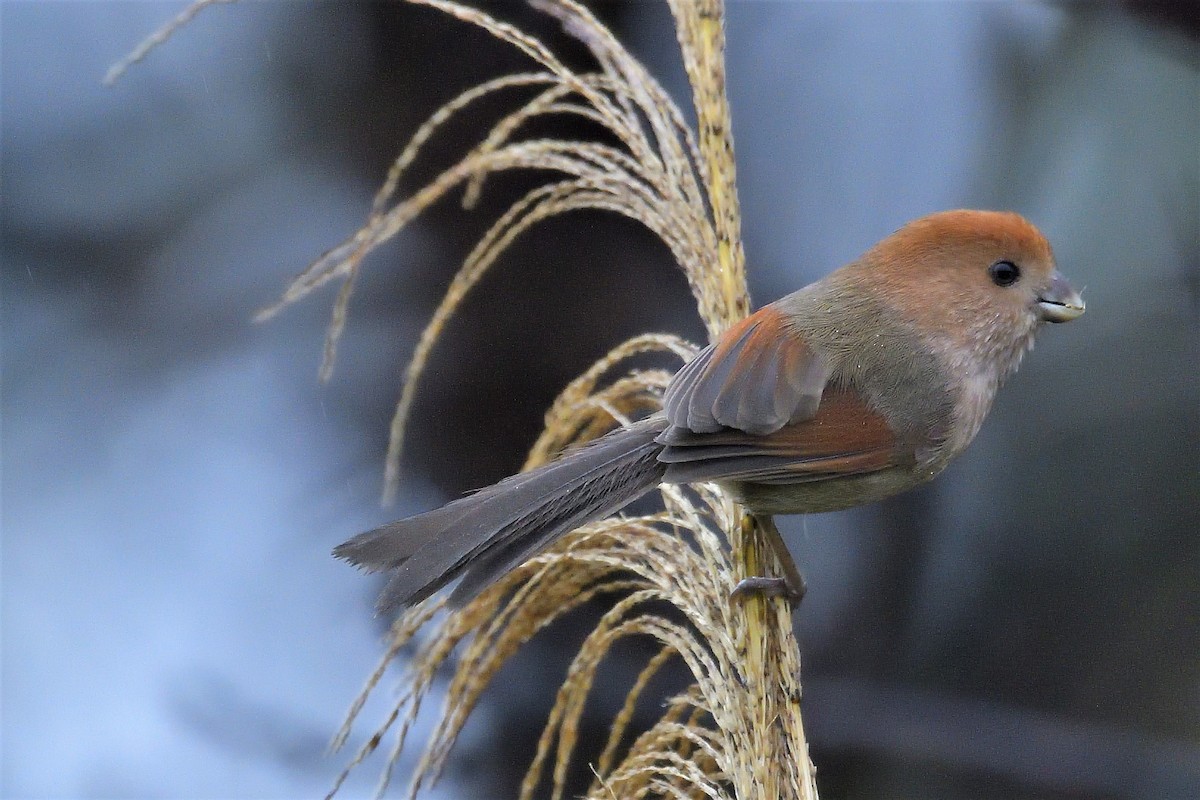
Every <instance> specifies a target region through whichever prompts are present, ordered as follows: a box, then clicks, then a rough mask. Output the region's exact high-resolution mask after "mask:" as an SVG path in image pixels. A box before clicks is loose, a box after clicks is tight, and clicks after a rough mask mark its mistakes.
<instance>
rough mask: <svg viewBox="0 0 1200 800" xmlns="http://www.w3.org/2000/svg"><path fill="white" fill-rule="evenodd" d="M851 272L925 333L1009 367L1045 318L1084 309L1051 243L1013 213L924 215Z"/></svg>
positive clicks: (1059, 317) (1054, 318) (1062, 317)
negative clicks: (1058, 262) (1061, 271)
mask: <svg viewBox="0 0 1200 800" xmlns="http://www.w3.org/2000/svg"><path fill="white" fill-rule="evenodd" d="M852 269H854V271H855V272H857V273H858V278H859V279H860V280H863V281H865V282H866V283H868V284H870V285H872V286H873V287H874V288H875V290H876V293H877V296H880V297H883V298H886V302H887V304H888V305H889V306H890V307H891V308H893V309H894V310H895V311H896V312H897V313H899V314H900V315H901V316H902V317H904V318H906V319H908V320H909V321H910V322H913V323H915V324H916V326H917V327H918V329H919V330H921V331H924V332H927V333H929V334H931V335H935V336H937V337H939V338H941V339H943V340H949V341H951V342H953V343H954V344H956V345H962V346H965V347H969V348H970V349H971V350H972V351H974V352H975V353H976V354H977V355H979V356H983V357H989V358H993V359H996V360H997V361H998V362H1000V366H1001V371H1002V372H1006V371H1008V370H1009V369H1011V368H1012V367H1015V365H1016V363H1015V362H1016V361H1019V359H1020V354H1021V353H1022V352H1024V351H1025V349H1027V347H1028V345H1029V344H1030V342H1031V341H1032V335H1033V332H1034V330H1035V329H1036V328H1037V326H1038V323H1040V322H1067V321H1069V320H1072V319H1075V318H1076V317H1078V316H1079V315H1080V314H1082V313H1083V311H1084V303H1083V299H1082V298H1081V297H1080V296H1079V293H1078V292H1076V291H1075V290H1074V289H1072V288H1071V286H1070V285H1069V284H1068V283H1067V281H1066V279H1065V278H1063V276H1062V275H1061V274H1059V272H1058V270H1057V269H1056V268H1055V264H1054V253H1053V252H1052V251H1051V249H1050V244H1049V242H1047V241H1046V238H1045V237H1044V236H1043V235H1042V234H1041V232H1040V231H1039V230H1038V229H1037V228H1036V227H1034V226H1033V224H1032V223H1030V222H1029V221H1028V220H1026V219H1025V218H1024V217H1022V216H1020V215H1019V214H1013V213H1010V212H1003V211H965V210H960V211H944V212H941V213H938V214H931V215H929V216H927V217H922V218H920V219H918V220H915V221H913V222H910V223H909V224H907V225H905V226H904V227H903V228H901V229H900V230H898V231H896V232H895V233H893V234H892V235H891V236H889V237H887V238H886V239H884V240H883V241H881V242H880V243H879V244H877V245H876V246H875V247H873V248H871V250H869V251H868V252H867V253H866V254H865V255H864V256H863V257H862V259H860V260H859V262H857V263H856V264H855V265H854V267H853V268H852ZM1008 362H1012V363H1008Z"/></svg>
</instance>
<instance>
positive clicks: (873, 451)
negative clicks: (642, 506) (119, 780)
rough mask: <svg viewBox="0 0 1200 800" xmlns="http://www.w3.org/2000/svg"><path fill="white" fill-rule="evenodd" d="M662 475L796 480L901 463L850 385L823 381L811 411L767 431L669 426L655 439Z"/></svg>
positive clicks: (883, 427) (884, 427)
mask: <svg viewBox="0 0 1200 800" xmlns="http://www.w3.org/2000/svg"><path fill="white" fill-rule="evenodd" d="M657 441H658V442H659V443H661V444H663V445H665V448H664V449H663V451H662V453H661V454H659V456H658V459H659V461H662V462H664V463H667V464H669V465H670V466H669V467H668V470H667V476H666V479H667V480H669V481H673V482H678V483H690V482H693V481H702V480H717V479H720V480H735V481H752V482H755V483H801V482H805V481H813V480H823V479H827V478H834V477H841V476H845V475H857V474H863V473H867V472H875V471H878V470H882V469H887V468H888V467H893V466H897V465H898V464H900V463H901V461H902V459H901V456H900V448H898V447H897V440H896V435H895V433H894V432H893V431H892V429H891V427H890V426H889V425H888V424H887V421H886V420H884V418H883V417H882V416H881V415H880V414H878V413H877V412H876V411H874V410H873V409H871V408H870V406H868V405H867V403H866V402H864V401H863V399H862V398H861V397H860V396H859V395H858V393H857V392H855V391H853V390H852V389H844V388H840V387H830V388H829V389H827V390H826V391H825V393H824V396H823V397H822V398H821V402H820V406H819V408H818V410H817V412H816V414H815V415H813V416H812V417H811V418H809V419H807V420H803V421H800V422H796V423H793V424H790V425H785V426H783V427H782V428H780V429H778V430H776V431H774V432H772V433H768V434H763V435H755V434H752V433H748V432H746V431H741V430H736V429H733V428H725V429H722V430H719V431H714V432H711V433H697V432H695V431H692V430H688V429H686V428H681V427H672V428H668V429H667V430H666V431H665V432H663V433H662V434H661V435H660V436H659V437H658V440H657Z"/></svg>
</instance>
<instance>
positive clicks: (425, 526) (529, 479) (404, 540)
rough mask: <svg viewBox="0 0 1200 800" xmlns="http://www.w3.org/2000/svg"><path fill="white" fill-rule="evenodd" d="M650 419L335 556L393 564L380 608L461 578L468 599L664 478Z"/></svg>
mask: <svg viewBox="0 0 1200 800" xmlns="http://www.w3.org/2000/svg"><path fill="white" fill-rule="evenodd" d="M665 427H666V421H665V420H664V419H663V418H662V417H651V418H650V419H647V420H643V421H642V422H639V423H636V424H635V425H633V426H631V427H630V428H627V429H624V430H618V431H614V432H612V433H610V434H608V435H607V436H604V437H603V438H601V439H598V440H596V441H595V442H592V443H591V444H589V445H587V446H585V447H582V448H580V449H578V450H574V451H571V452H568V453H567V454H566V455H564V456H563V457H562V458H560V459H558V460H557V461H553V462H551V463H549V464H546V465H545V466H542V467H539V468H538V469H535V470H532V471H530V472H524V473H521V474H519V475H513V476H512V477H510V478H505V479H504V480H502V481H500V482H499V483H497V484H495V485H494V486H489V487H487V488H486V489H481V490H480V491H478V492H476V493H475V494H472V495H468V496H466V497H463V498H461V499H459V500H455V501H454V502H452V503H449V504H448V505H445V506H442V507H441V508H438V509H435V510H433V511H430V512H428V513H425V514H418V515H417V516H415V517H409V518H408V519H402V520H399V521H397V522H392V523H390V524H388V525H384V526H383V527H380V528H376V529H375V530H373V531H367V532H366V533H363V534H359V535H358V536H355V537H354V538H353V539H351V540H349V541H348V542H345V543H344V544H340V545H338V546H337V547H336V548H334V550H333V554H334V555H335V556H337V557H338V558H342V559H345V560H346V561H349V562H350V563H351V564H355V565H356V566H359V567H361V568H363V569H364V570H366V571H368V572H378V571H382V570H394V574H393V576H392V578H391V580H390V581H389V582H388V585H387V587H386V588H385V589H384V590H383V594H382V595H380V597H379V602H378V604H377V606H376V608H377V610H378V612H379V613H381V614H382V613H386V612H389V611H392V610H393V609H396V608H398V607H402V606H410V605H413V604H415V603H418V602H420V601H421V600H424V599H425V598H426V597H429V596H430V595H431V594H433V593H434V592H436V591H438V590H439V589H441V588H442V587H443V586H446V585H447V584H449V583H450V582H451V581H453V580H454V579H455V578H458V577H459V576H462V582H461V583H460V584H459V585H458V587H457V588H456V589H455V591H454V593H453V594H452V595H451V598H450V603H451V605H454V606H461V605H463V604H464V603H466V602H468V601H469V600H471V599H472V598H473V597H475V596H476V595H478V594H479V593H480V592H482V591H483V590H484V589H486V588H487V587H488V586H490V585H491V584H492V583H494V582H495V581H496V580H497V579H498V578H500V577H501V576H503V575H504V574H505V573H506V572H508V571H509V570H511V569H513V568H514V567H516V566H518V565H519V564H521V563H522V562H523V561H525V560H527V559H529V558H530V557H532V556H534V555H536V554H537V553H539V552H540V551H542V550H543V549H545V548H546V547H548V546H549V545H550V544H551V543H553V542H554V541H556V540H557V539H558V538H559V537H561V536H563V535H564V534H567V533H569V532H571V531H572V530H574V529H575V528H578V527H579V526H581V525H583V524H585V523H587V522H590V521H592V520H595V519H599V518H602V517H604V516H607V515H608V514H611V513H613V512H614V511H616V510H618V509H620V508H622V507H623V506H625V505H627V504H628V503H630V502H632V501H633V500H635V499H636V498H638V497H641V496H642V495H643V494H645V493H646V492H648V491H649V490H650V489H653V488H654V487H655V486H657V485H658V483H659V481H660V480H661V479H662V477H663V473H664V470H665V466H666V465H665V464H662V463H660V462H659V461H658V458H657V456H658V454H659V452H660V451H661V450H662V445H660V444H658V443H656V442H655V438H656V437H657V436H658V435H659V434H660V433H662V431H663V430H664V429H665Z"/></svg>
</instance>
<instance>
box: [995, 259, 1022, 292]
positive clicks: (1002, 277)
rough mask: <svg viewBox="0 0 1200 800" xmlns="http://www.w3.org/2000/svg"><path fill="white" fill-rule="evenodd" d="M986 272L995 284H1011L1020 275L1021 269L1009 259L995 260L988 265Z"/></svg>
mask: <svg viewBox="0 0 1200 800" xmlns="http://www.w3.org/2000/svg"><path fill="white" fill-rule="evenodd" d="M988 274H989V275H991V276H992V283H994V284H996V285H997V286H1012V285H1013V284H1014V283H1016V282H1017V280H1018V279H1019V278H1020V277H1021V269H1020V267H1018V266H1017V265H1016V264H1014V263H1012V262H1011V261H997V262H996V263H995V264H992V265H991V266H990V267H988Z"/></svg>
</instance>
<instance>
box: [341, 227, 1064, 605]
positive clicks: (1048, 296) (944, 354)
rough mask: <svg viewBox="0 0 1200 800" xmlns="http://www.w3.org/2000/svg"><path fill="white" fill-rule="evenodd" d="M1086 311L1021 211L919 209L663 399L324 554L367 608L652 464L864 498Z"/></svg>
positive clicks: (620, 486) (628, 491) (423, 593)
mask: <svg viewBox="0 0 1200 800" xmlns="http://www.w3.org/2000/svg"><path fill="white" fill-rule="evenodd" d="M1083 312H1084V302H1083V300H1082V298H1081V297H1080V296H1079V293H1078V292H1076V291H1075V290H1074V289H1072V288H1071V286H1070V285H1069V284H1068V283H1067V281H1066V280H1065V279H1064V278H1063V276H1062V275H1061V274H1059V272H1058V271H1057V269H1056V268H1055V263H1054V256H1053V254H1052V252H1051V249H1050V245H1049V244H1048V243H1047V241H1046V239H1045V237H1043V236H1042V234H1041V233H1040V232H1039V231H1038V230H1037V228H1035V227H1034V226H1033V225H1032V224H1031V223H1029V222H1028V221H1027V220H1025V219H1024V218H1022V217H1020V216H1018V215H1017V214H1012V213H1006V212H994V211H947V212H942V213H938V214H932V215H930V216H927V217H923V218H921V219H918V220H916V221H914V222H911V223H909V224H908V225H906V226H904V227H903V228H901V229H900V230H899V231H897V232H896V233H894V234H892V235H891V236H889V237H887V238H886V239H884V240H883V241H881V242H880V243H879V244H877V245H876V246H875V247H873V248H871V249H870V250H868V251H867V252H866V253H865V254H864V255H863V256H862V257H861V258H859V259H858V260H857V261H854V262H851V263H850V264H847V265H846V266H844V267H842V268H841V269H839V270H837V271H835V272H833V273H831V274H830V275H828V276H826V277H825V278H823V279H822V280H819V281H817V282H816V283H813V284H810V285H809V286H806V287H805V288H803V289H801V290H799V291H797V292H794V293H792V294H789V295H787V296H786V297H783V298H781V299H779V300H776V301H775V302H774V303H771V304H770V305H767V306H765V307H763V308H762V309H760V310H759V311H757V312H755V313H754V314H752V315H750V316H749V317H747V318H746V319H744V320H742V321H741V322H740V323H738V324H737V325H734V326H733V327H732V328H730V329H729V330H728V331H726V332H725V334H724V335H723V336H722V337H721V338H720V339H719V340H718V341H717V342H715V343H714V344H712V345H710V346H709V347H707V348H705V349H704V350H703V351H701V353H700V354H699V355H698V356H697V357H696V358H695V359H693V360H692V361H690V362H689V363H688V364H686V365H685V366H684V367H683V368H682V369H681V370H680V371H679V372H678V373H677V374H676V375H675V377H674V378H673V379H672V381H671V383H670V385H669V386H668V388H667V390H666V394H665V396H664V399H663V411H662V412H661V413H658V414H654V415H652V416H650V417H648V418H646V419H644V420H641V421H640V422H636V423H634V424H633V425H631V426H630V427H628V428H625V429H622V430H618V431H614V432H613V433H610V434H608V435H607V436H604V437H602V438H601V439H599V440H597V441H595V442H593V443H592V444H589V445H587V446H585V447H583V448H580V449H578V450H575V451H572V452H570V453H568V454H566V455H564V456H563V457H562V458H560V459H559V460H557V461H554V462H551V463H549V464H546V465H545V466H542V467H540V468H538V469H535V470H532V471H531V472H526V473H522V474H519V475H514V476H512V477H509V478H506V479H504V480H503V481H500V482H499V483H497V484H495V485H493V486H490V487H487V488H485V489H482V490H480V491H478V492H476V493H475V494H472V495H469V496H467V497H463V498H461V499H459V500H455V501H454V502H452V503H449V504H447V505H445V506H443V507H442V508H439V509H436V510H434V511H430V512H427V513H424V514H419V515H417V516H414V517H409V518H407V519H402V520H399V521H397V522H392V523H390V524H388V525H384V526H382V527H380V528H377V529H375V530H372V531H368V532H367V533H363V534H361V535H359V536H356V537H354V538H353V539H351V540H349V541H347V542H345V543H344V544H341V545H339V546H338V547H337V548H335V549H334V554H335V555H336V556H338V557H339V558H343V559H345V560H347V561H349V562H351V563H352V564H355V565H357V566H360V567H362V568H363V569H365V570H368V571H380V570H392V571H393V572H394V574H393V576H392V578H391V580H390V582H389V583H388V585H387V587H386V588H385V590H384V592H383V594H382V595H381V597H380V599H379V604H378V609H379V611H380V612H381V613H382V612H387V611H390V610H392V609H395V608H398V607H402V606H409V605H412V604H414V603H417V602H419V601H421V600H423V599H424V598H426V597H428V596H430V595H431V594H433V593H434V592H437V591H438V590H439V589H441V588H443V587H444V586H446V585H448V584H449V583H451V582H452V581H454V580H455V579H458V578H460V577H461V578H462V580H461V582H460V583H459V585H458V587H457V588H456V590H455V591H454V593H453V595H452V597H451V604H452V605H462V604H463V603H465V602H467V601H469V600H470V599H471V598H473V597H475V596H476V595H478V594H479V593H480V592H481V591H483V590H484V589H485V588H487V587H488V586H489V585H490V584H491V583H492V582H494V581H495V580H496V579H497V578H499V577H500V576H502V575H504V574H505V573H506V572H507V571H508V570H511V569H512V568H514V567H516V566H518V565H519V564H521V563H522V562H523V561H525V560H527V559H528V558H530V557H531V556H533V555H535V554H537V553H539V552H541V551H542V550H543V549H545V548H546V547H548V546H549V545H550V544H552V543H553V542H554V541H556V540H557V539H558V538H559V537H561V536H563V535H564V534H566V533H569V532H570V531H572V530H574V529H575V528H577V527H579V526H581V525H583V524H585V523H587V522H589V521H591V520H594V519H598V518H601V517H603V516H606V515H608V514H611V513H613V512H615V511H617V510H618V509H620V508H622V507H623V506H625V505H626V504H628V503H630V502H631V501H633V500H634V499H636V498H638V497H640V496H641V495H643V494H645V493H646V492H648V491H650V490H651V489H653V488H654V487H655V486H657V485H658V484H659V483H661V482H668V483H692V482H697V481H716V482H718V483H720V484H721V485H722V486H724V487H725V488H726V489H728V490H729V492H730V493H731V494H732V495H733V496H734V497H735V498H737V499H738V500H739V501H740V502H742V503H743V504H745V505H746V507H747V508H749V509H750V510H751V511H752V512H754V513H756V514H762V515H770V514H804V513H817V512H824V511H834V510H838V509H843V508H848V507H851V506H857V505H863V504H866V503H873V502H876V501H878V500H882V499H883V498H885V497H888V496H890V495H893V494H896V493H898V492H902V491H905V490H907V489H910V488H912V487H914V486H917V485H919V484H921V483H924V482H926V481H928V480H930V479H931V478H933V477H934V476H936V475H937V474H938V473H939V472H941V471H942V470H943V469H944V468H945V467H946V465H947V464H949V463H950V461H951V460H952V459H953V458H954V457H955V456H957V455H958V454H959V453H961V452H962V451H963V449H964V448H966V446H967V445H968V444H969V443H970V442H971V440H972V439H973V438H974V437H975V434H976V433H977V432H978V430H979V427H980V425H981V424H982V422H983V419H984V417H985V416H986V415H987V412H988V410H989V409H990V408H991V405H992V400H993V398H994V397H995V394H996V390H997V389H998V388H999V386H1000V384H1001V383H1002V382H1003V381H1004V379H1005V377H1006V376H1008V375H1009V374H1011V373H1012V372H1013V371H1014V370H1015V369H1016V368H1017V366H1018V365H1019V364H1020V361H1021V358H1022V356H1023V355H1024V353H1025V352H1026V351H1027V350H1028V349H1030V347H1032V345H1033V340H1034V335H1035V333H1036V332H1037V329H1038V328H1039V326H1040V325H1041V323H1044V322H1067V321H1069V320H1072V319H1075V318H1076V317H1078V316H1079V315H1080V314H1082V313H1083ZM781 555H782V554H781Z"/></svg>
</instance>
